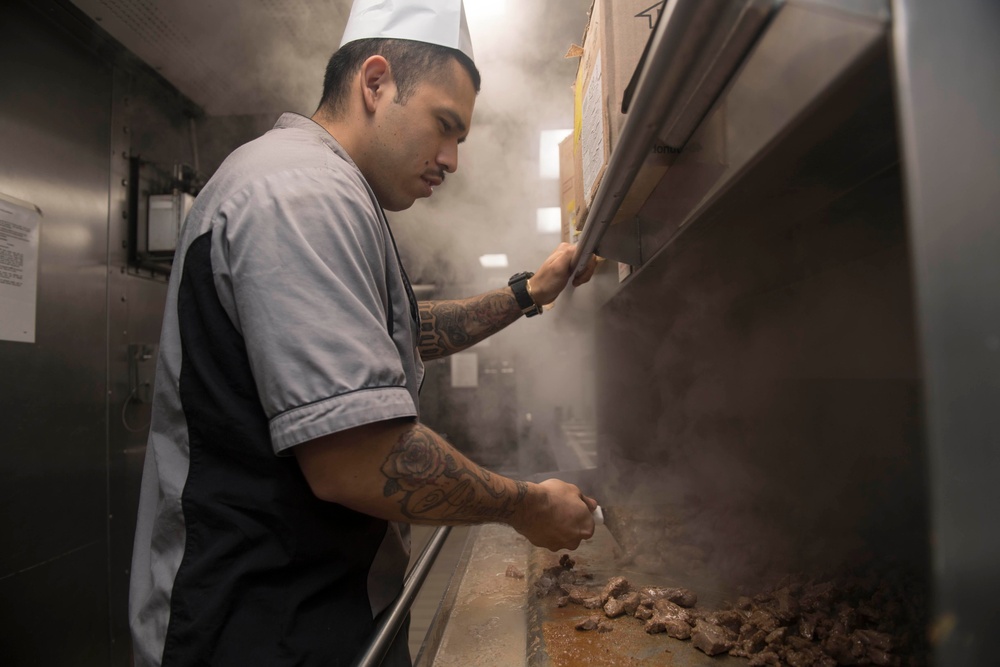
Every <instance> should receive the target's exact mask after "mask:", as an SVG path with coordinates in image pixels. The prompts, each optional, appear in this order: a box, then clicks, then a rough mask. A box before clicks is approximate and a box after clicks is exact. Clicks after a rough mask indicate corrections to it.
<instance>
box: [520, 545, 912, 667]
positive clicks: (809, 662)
mask: <svg viewBox="0 0 1000 667" xmlns="http://www.w3.org/2000/svg"><path fill="white" fill-rule="evenodd" d="M554 570H559V571H558V573H556V572H554ZM553 576H554V579H553V578H552V577H553ZM543 578H549V579H552V583H551V585H548V584H547V585H546V586H543V587H539V586H538V582H536V589H538V591H537V593H538V594H539V596H540V597H542V596H543V593H542V592H541V591H542V589H543V588H546V589H547V592H545V593H544V595H548V594H549V593H551V592H553V591H558V592H559V593H560V594H561V595H560V598H559V601H558V602H559V606H565V605H567V604H576V605H581V606H584V607H585V608H588V609H597V608H600V609H602V610H603V612H604V617H605V618H606V619H609V620H605V618H602V616H601V615H599V614H598V615H593V616H590V617H588V618H586V619H584V621H582V622H580V623H579V624H577V626H576V628H577V630H581V631H586V630H593V629H597V630H599V631H602V632H607V631H610V630H611V629H612V628H613V627H614V626H613V625H612V624H611V622H610V619H621V620H620V621H617V620H616V621H615V622H629V621H627V620H626V619H629V618H634V619H636V620H637V621H639V622H642V623H644V628H645V630H646V632H647V633H650V634H665V635H667V636H668V637H672V638H674V639H678V640H688V639H690V640H691V643H692V645H693V646H694V647H695V648H697V649H699V650H700V651H702V652H703V653H705V654H706V655H709V656H715V655H722V654H726V653H728V654H729V655H732V656H736V657H742V658H748V659H749V665H750V666H751V667H763V666H765V665H776V666H782V665H787V666H789V667H836V666H837V665H889V666H896V667H922V666H923V665H925V664H926V657H925V656H926V654H927V647H926V644H925V641H924V640H923V638H922V633H920V632H919V631H918V632H914V628H917V629H919V628H920V627H922V624H921V623H920V618H922V610H923V600H922V598H921V596H920V595H919V594H917V593H915V592H914V589H913V587H912V584H911V582H909V581H907V580H905V579H904V578H902V577H901V576H891V575H888V576H875V575H874V574H871V573H868V574H866V575H865V576H857V575H841V576H831V577H828V578H823V579H821V580H817V579H809V578H807V577H805V576H797V577H791V576H790V577H786V578H785V579H784V580H783V581H782V582H780V583H779V584H778V585H776V586H773V587H771V588H768V589H765V590H762V591H759V592H757V593H756V594H755V595H753V596H749V595H742V596H740V597H738V598H737V599H736V601H735V602H734V603H726V604H725V605H724V606H723V607H724V608H722V609H694V608H693V607H695V604H696V601H697V596H696V595H695V594H694V592H693V591H690V590H688V589H684V588H674V589H667V588H660V587H652V586H638V587H637V586H633V584H632V583H631V582H629V581H628V580H627V579H625V578H624V577H611V578H610V579H609V580H608V581H607V582H606V583H605V584H604V585H603V586H600V585H599V584H595V583H594V582H593V581H592V577H590V576H589V575H587V574H586V573H578V572H574V571H573V566H572V565H570V566H569V567H567V562H566V561H561V563H560V566H559V567H557V568H549V569H547V570H545V575H544V577H543ZM560 580H561V581H560ZM571 582H572V583H571ZM602 602H603V604H601V603H602ZM602 624H603V625H602Z"/></svg>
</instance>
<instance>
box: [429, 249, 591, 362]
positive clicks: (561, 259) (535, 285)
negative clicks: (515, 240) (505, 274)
mask: <svg viewBox="0 0 1000 667" xmlns="http://www.w3.org/2000/svg"><path fill="white" fill-rule="evenodd" d="M574 249H575V246H572V245H570V244H568V243H563V244H562V245H560V246H559V247H558V248H556V251H555V252H553V253H552V254H551V255H549V257H548V259H546V260H545V262H544V263H543V264H542V266H541V268H539V269H538V272H537V273H535V275H534V276H533V277H532V278H531V279H530V280H529V281H528V285H529V289H530V292H531V296H532V298H533V299H534V300H535V303H537V304H538V305H540V306H547V305H549V304H550V303H552V302H553V301H555V300H556V297H558V296H559V293H560V292H562V291H563V289H564V288H565V287H566V284H567V282H569V278H570V273H571V271H572V266H571V264H572V259H573V251H574ZM595 266H596V260H592V261H591V262H590V264H588V266H587V269H586V270H585V271H584V273H583V274H582V275H581V276H579V277H578V278H576V279H575V280H574V281H573V282H574V284H576V285H580V284H582V283H585V282H587V281H588V280H590V277H591V276H592V275H593V273H594V267H595ZM519 317H521V309H520V308H519V307H518V305H517V300H516V299H515V298H514V292H513V291H512V290H511V289H510V288H509V287H504V288H503V289H498V290H493V291H492V292H487V293H486V294H481V295H479V296H474V297H472V298H469V299H460V300H455V301H422V302H420V344H419V348H420V357H421V359H423V360H424V361H430V360H431V359H440V358H441V357H446V356H448V355H449V354H454V353H455V352H461V351H462V350H464V349H466V348H469V347H472V346H473V345H475V344H476V343H478V342H479V341H481V340H483V339H484V338H488V337H489V336H492V335H493V334H495V333H496V332H498V331H500V330H501V329H503V328H504V327H506V326H507V325H508V324H510V323H511V322H513V321H514V320H516V319H517V318H519Z"/></svg>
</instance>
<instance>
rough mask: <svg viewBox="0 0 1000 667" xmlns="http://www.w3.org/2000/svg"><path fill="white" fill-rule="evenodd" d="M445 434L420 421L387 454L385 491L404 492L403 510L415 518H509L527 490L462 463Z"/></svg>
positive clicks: (476, 520)
mask: <svg viewBox="0 0 1000 667" xmlns="http://www.w3.org/2000/svg"><path fill="white" fill-rule="evenodd" d="M449 450H450V448H449V447H448V446H447V444H446V443H445V442H444V441H443V440H441V438H440V436H438V435H437V434H436V433H434V432H433V431H431V430H430V429H428V428H426V427H424V426H421V425H419V424H418V425H417V426H416V427H415V428H413V429H412V430H410V431H407V432H406V433H404V434H403V435H402V436H400V438H399V440H398V441H396V444H395V445H394V446H393V448H392V451H390V452H389V455H388V456H387V457H386V460H385V463H383V464H382V474H383V475H385V477H386V482H385V486H384V488H383V491H382V492H383V495H384V496H385V497H386V498H391V497H393V496H401V497H400V500H399V504H400V507H401V508H402V513H403V515H404V516H406V517H407V518H409V519H412V520H414V521H420V520H424V521H443V522H445V523H485V522H489V521H499V520H503V519H506V518H508V517H510V516H511V515H512V514H513V513H514V510H515V508H516V507H517V505H518V503H520V502H521V501H522V500H523V499H524V496H525V494H526V493H527V489H528V487H527V484H525V483H524V482H515V489H516V490H515V492H514V493H511V492H510V491H509V490H508V488H507V486H506V485H505V484H504V480H503V479H502V478H498V477H496V476H494V475H492V474H490V472H489V471H486V470H483V469H482V468H479V467H478V466H475V465H474V464H468V465H465V464H464V462H463V463H461V464H460V463H459V460H458V459H456V457H455V456H454V455H452V453H451V452H450V451H449Z"/></svg>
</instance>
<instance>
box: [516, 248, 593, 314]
mask: <svg viewBox="0 0 1000 667" xmlns="http://www.w3.org/2000/svg"><path fill="white" fill-rule="evenodd" d="M575 251H576V246H575V245H571V244H569V243H560V244H559V247H558V248H556V249H555V252H553V253H552V254H551V255H549V258H548V259H546V260H545V261H544V262H543V263H542V266H541V267H540V268H539V269H538V271H537V272H536V273H535V275H534V276H532V277H531V279H530V280H528V285H529V287H530V290H531V298H532V299H534V301H535V303H537V304H538V305H539V306H547V305H549V304H550V303H552V302H553V301H555V300H556V297H557V296H559V294H560V293H561V292H562V291H563V289H565V287H566V285H567V284H568V283H569V279H570V277H571V274H572V272H573V255H574V253H575ZM596 268H597V257H596V256H594V255H591V256H590V260H589V261H588V262H587V266H586V268H584V270H583V271H582V272H581V273H580V274H579V275H577V276H575V277H574V278H573V285H574V286H576V287H579V286H580V285H582V284H584V283H585V282H587V281H589V280H590V278H591V277H592V276H593V275H594V269H596Z"/></svg>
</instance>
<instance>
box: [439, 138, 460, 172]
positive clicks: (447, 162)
mask: <svg viewBox="0 0 1000 667" xmlns="http://www.w3.org/2000/svg"><path fill="white" fill-rule="evenodd" d="M437 162H438V166H439V167H441V168H442V169H443V170H445V171H446V172H448V173H449V174H454V173H455V170H457V169H458V142H457V141H449V142H446V143H445V144H444V145H443V146H442V147H441V150H440V151H439V152H438V160H437Z"/></svg>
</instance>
